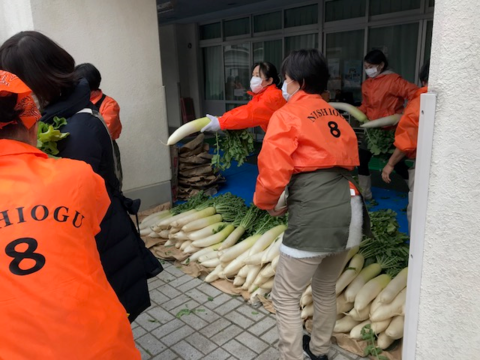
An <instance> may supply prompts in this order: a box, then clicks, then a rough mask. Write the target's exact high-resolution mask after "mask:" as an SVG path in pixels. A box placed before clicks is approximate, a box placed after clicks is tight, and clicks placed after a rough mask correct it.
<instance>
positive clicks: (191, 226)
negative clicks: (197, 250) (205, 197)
mask: <svg viewBox="0 0 480 360" xmlns="http://www.w3.org/2000/svg"><path fill="white" fill-rule="evenodd" d="M220 221H222V215H220V214H216V215H212V216H207V217H204V218H201V219H198V220H194V221H191V222H189V223H188V224H186V225H184V226H183V227H182V230H183V231H184V232H191V231H195V230H200V229H203V228H204V227H207V226H209V225H212V224H216V223H218V222H220ZM197 241H199V240H197Z"/></svg>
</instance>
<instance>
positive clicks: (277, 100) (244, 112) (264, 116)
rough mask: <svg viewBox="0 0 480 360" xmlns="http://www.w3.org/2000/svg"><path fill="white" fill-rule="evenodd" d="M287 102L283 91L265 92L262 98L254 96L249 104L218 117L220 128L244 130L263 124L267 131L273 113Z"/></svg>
mask: <svg viewBox="0 0 480 360" xmlns="http://www.w3.org/2000/svg"><path fill="white" fill-rule="evenodd" d="M279 94H280V96H279ZM285 103H286V101H285V99H284V98H283V96H282V95H281V92H277V91H273V92H268V93H265V94H263V96H262V97H261V98H259V99H255V98H253V99H252V100H251V101H250V102H249V103H248V104H246V105H243V106H239V107H237V108H235V109H233V110H230V111H228V112H226V113H225V114H223V116H221V117H220V118H219V119H218V120H219V122H220V128H221V129H222V130H242V129H247V128H253V127H255V126H261V127H262V129H263V130H265V131H266V129H267V126H268V122H269V121H270V118H271V117H272V115H273V113H274V112H275V111H277V110H278V109H280V108H281V107H282V106H283V105H285Z"/></svg>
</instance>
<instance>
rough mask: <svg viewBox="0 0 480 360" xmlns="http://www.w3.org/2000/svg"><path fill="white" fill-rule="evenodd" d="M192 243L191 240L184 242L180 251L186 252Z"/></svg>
mask: <svg viewBox="0 0 480 360" xmlns="http://www.w3.org/2000/svg"><path fill="white" fill-rule="evenodd" d="M191 244H192V242H191V241H190V240H187V241H184V242H183V244H182V245H181V246H180V250H182V251H184V250H185V249H186V248H187V247H188V246H189V245H191Z"/></svg>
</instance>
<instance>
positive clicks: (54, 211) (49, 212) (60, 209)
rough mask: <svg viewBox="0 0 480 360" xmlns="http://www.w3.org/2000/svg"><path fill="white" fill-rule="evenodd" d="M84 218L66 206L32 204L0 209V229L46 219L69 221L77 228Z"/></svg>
mask: <svg viewBox="0 0 480 360" xmlns="http://www.w3.org/2000/svg"><path fill="white" fill-rule="evenodd" d="M84 219H85V216H83V215H82V214H81V213H80V212H79V211H77V210H73V209H69V208H68V207H66V206H56V207H48V206H46V205H42V204H39V205H34V206H32V207H31V208H25V207H23V206H21V207H17V208H14V209H9V210H3V211H0V229H2V228H5V227H7V226H14V225H16V224H22V223H28V222H32V221H34V222H42V221H47V220H53V221H55V222H58V223H69V224H71V225H72V226H73V227H74V228H77V229H78V228H80V227H81V226H82V225H83V220H84Z"/></svg>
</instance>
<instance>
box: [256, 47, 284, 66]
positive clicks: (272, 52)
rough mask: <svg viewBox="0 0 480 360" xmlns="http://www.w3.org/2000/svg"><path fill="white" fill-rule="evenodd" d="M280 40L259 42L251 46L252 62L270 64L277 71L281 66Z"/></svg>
mask: <svg viewBox="0 0 480 360" xmlns="http://www.w3.org/2000/svg"><path fill="white" fill-rule="evenodd" d="M282 60H283V59H282V40H272V41H261V42H257V43H254V44H253V62H254V63H257V62H261V61H268V62H271V63H272V64H273V65H275V67H276V68H277V70H278V71H280V65H281V64H282Z"/></svg>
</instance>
